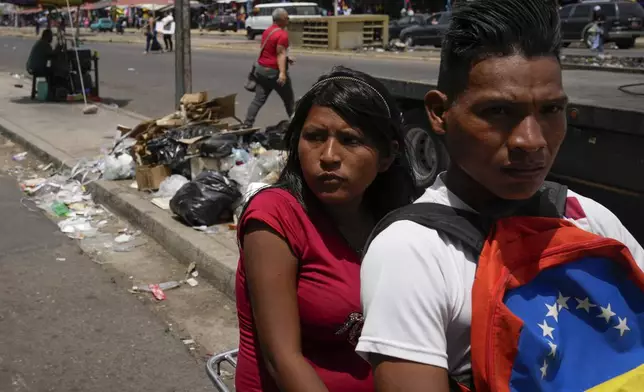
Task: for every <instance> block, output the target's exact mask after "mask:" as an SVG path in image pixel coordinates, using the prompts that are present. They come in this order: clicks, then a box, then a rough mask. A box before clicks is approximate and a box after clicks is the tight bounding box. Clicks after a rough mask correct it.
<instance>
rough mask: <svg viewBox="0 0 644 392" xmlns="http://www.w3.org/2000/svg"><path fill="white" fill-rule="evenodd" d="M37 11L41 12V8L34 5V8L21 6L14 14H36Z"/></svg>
mask: <svg viewBox="0 0 644 392" xmlns="http://www.w3.org/2000/svg"><path fill="white" fill-rule="evenodd" d="M39 12H42V8H40V7H36V8H23V9H20V10H18V11H16V14H18V15H31V14H37V13H39Z"/></svg>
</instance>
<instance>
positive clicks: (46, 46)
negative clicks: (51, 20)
mask: <svg viewBox="0 0 644 392" xmlns="http://www.w3.org/2000/svg"><path fill="white" fill-rule="evenodd" d="M53 40H54V34H53V33H52V31H51V30H50V29H45V30H43V32H42V36H41V37H40V39H39V40H38V41H36V43H35V44H34V46H33V47H32V48H31V52H30V53H29V58H28V59H27V65H26V68H27V72H28V73H29V74H30V75H31V76H32V77H34V78H37V77H44V78H46V79H47V85H48V86H49V94H48V95H49V97H51V96H52V92H53V88H51V86H52V80H53V72H52V69H51V67H50V66H48V64H47V63H48V62H49V60H51V58H52V55H53V52H54V50H53V49H52V47H51V43H52V41H53ZM32 98H33V97H32Z"/></svg>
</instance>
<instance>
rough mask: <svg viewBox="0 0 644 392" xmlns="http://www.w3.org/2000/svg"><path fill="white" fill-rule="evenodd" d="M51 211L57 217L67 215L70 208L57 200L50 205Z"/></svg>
mask: <svg viewBox="0 0 644 392" xmlns="http://www.w3.org/2000/svg"><path fill="white" fill-rule="evenodd" d="M51 211H52V212H53V213H54V214H55V215H56V216H58V217H63V216H67V215H69V213H70V210H69V208H68V207H67V205H66V204H65V203H61V202H59V201H56V202H54V204H52V205H51Z"/></svg>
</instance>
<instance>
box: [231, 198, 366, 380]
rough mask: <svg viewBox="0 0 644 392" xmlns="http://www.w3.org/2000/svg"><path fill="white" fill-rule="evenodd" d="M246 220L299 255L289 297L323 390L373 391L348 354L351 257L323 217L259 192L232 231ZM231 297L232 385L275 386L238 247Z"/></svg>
mask: <svg viewBox="0 0 644 392" xmlns="http://www.w3.org/2000/svg"><path fill="white" fill-rule="evenodd" d="M252 219H254V220H258V221H261V222H263V223H265V224H267V225H268V226H270V227H271V228H272V229H273V230H275V231H276V232H277V233H279V234H280V235H281V236H282V237H283V238H285V239H286V241H287V242H288V244H289V246H290V248H291V250H292V251H293V253H294V255H295V257H296V258H297V259H298V260H299V264H300V266H299V268H300V275H299V279H298V282H297V283H298V288H297V296H298V303H299V313H300V327H301V334H302V336H301V340H302V351H303V355H304V357H305V358H306V359H307V360H308V361H309V363H310V364H311V366H312V367H313V369H315V371H316V372H317V374H318V376H319V377H320V379H321V380H322V382H324V384H325V385H326V387H327V388H328V389H329V391H330V392H340V391H347V392H371V391H373V390H374V386H373V380H372V376H371V368H370V366H369V364H368V363H367V362H365V361H364V360H363V359H362V358H360V357H359V356H358V355H357V354H356V352H355V342H356V341H357V338H358V337H359V336H356V335H359V330H358V327H359V325H360V324H359V323H356V322H355V320H356V319H358V318H360V316H361V315H360V312H361V307H360V257H359V255H358V254H357V253H356V252H355V251H353V250H352V249H351V248H350V247H349V246H348V244H347V243H346V241H345V240H344V238H342V237H341V236H340V235H339V233H338V231H337V229H336V228H335V227H334V226H333V225H332V224H331V223H330V222H328V221H327V220H325V219H322V218H320V217H316V218H314V220H313V221H312V219H311V218H310V217H309V215H308V214H307V213H306V212H305V211H304V209H303V207H302V205H301V204H300V203H299V202H298V201H297V200H296V199H295V198H294V197H293V196H292V195H291V194H290V193H289V192H287V191H285V190H281V189H265V190H263V191H261V192H260V193H259V194H258V195H257V196H255V197H254V198H253V199H252V200H251V203H250V204H249V206H248V208H247V209H246V212H245V213H244V216H243V217H242V219H241V221H240V222H239V229H238V230H239V231H238V233H239V235H240V236H241V235H243V233H244V226H245V224H246V222H248V221H249V220H252ZM314 222H315V223H314ZM240 243H242V242H241V241H240ZM242 248H243V245H242ZM236 295H237V313H238V317H239V331H240V341H239V358H238V363H237V370H236V379H235V384H236V389H237V391H239V392H258V391H264V392H269V391H279V389H278V388H277V386H276V384H275V382H274V381H273V379H272V377H271V376H270V375H269V374H268V371H267V369H266V366H265V363H264V360H263V358H262V354H261V350H260V347H259V342H258V341H257V336H256V333H255V329H254V327H255V326H254V323H253V315H252V310H251V305H250V300H249V294H248V290H247V286H246V273H245V270H244V257H243V249H240V258H239V265H238V268H237V277H236ZM339 331H340V332H339Z"/></svg>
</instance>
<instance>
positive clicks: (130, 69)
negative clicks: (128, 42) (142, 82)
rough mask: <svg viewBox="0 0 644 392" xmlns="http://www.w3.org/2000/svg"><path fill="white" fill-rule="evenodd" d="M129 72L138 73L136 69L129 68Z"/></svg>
mask: <svg viewBox="0 0 644 392" xmlns="http://www.w3.org/2000/svg"><path fill="white" fill-rule="evenodd" d="M127 70H128V71H130V72H134V71H136V69H134V68H128V69H127Z"/></svg>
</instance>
